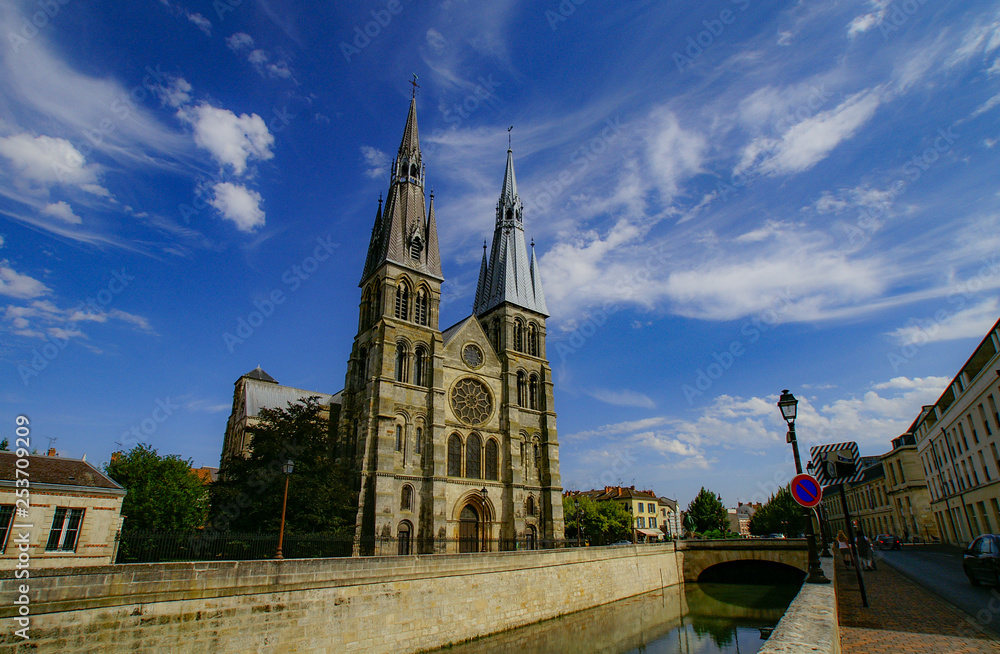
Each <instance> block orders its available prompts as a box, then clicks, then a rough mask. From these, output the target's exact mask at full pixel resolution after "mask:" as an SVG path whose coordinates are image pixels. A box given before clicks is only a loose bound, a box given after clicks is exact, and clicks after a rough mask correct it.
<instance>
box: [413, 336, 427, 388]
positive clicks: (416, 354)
mask: <svg viewBox="0 0 1000 654" xmlns="http://www.w3.org/2000/svg"><path fill="white" fill-rule="evenodd" d="M427 377H428V375H427V350H425V349H424V346H423V345H418V346H417V347H416V349H414V350H413V383H414V384H416V385H417V386H427V385H428V384H427V382H428V379H427Z"/></svg>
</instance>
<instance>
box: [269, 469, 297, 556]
mask: <svg viewBox="0 0 1000 654" xmlns="http://www.w3.org/2000/svg"><path fill="white" fill-rule="evenodd" d="M294 469H295V463H294V462H293V461H292V460H291V459H288V461H285V465H283V466H281V471H282V472H284V473H285V499H284V500H282V502H281V529H280V530H279V531H278V553H277V554H275V555H274V558H276V559H283V558H285V557H283V556H282V555H281V546H282V545H283V544H284V542H285V509H286V508H287V507H288V478H289V477H291V476H292V470H294Z"/></svg>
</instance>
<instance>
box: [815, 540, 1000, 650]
mask: <svg viewBox="0 0 1000 654" xmlns="http://www.w3.org/2000/svg"><path fill="white" fill-rule="evenodd" d="M835 567H836V572H835V573H834V576H835V580H834V581H835V584H836V591H837V611H838V614H839V622H840V647H841V652H842V653H843V654H872V652H906V653H907V654H924V653H927V654H946V653H947V654H979V653H980V652H993V653H996V652H1000V640H996V639H995V638H994V637H993V636H992V635H990V634H988V633H987V632H986V631H985V630H983V629H982V628H981V627H979V626H978V625H976V624H975V620H974V619H973V618H972V616H969V615H967V614H965V613H963V612H961V611H959V610H958V609H957V608H955V607H953V606H952V605H951V604H949V603H948V602H945V601H944V600H942V599H941V598H939V597H938V596H937V595H934V594H932V593H930V592H928V591H926V590H924V589H923V588H921V587H920V586H918V585H917V584H915V583H913V582H912V581H910V580H909V579H906V578H905V577H903V576H902V575H901V574H899V573H898V572H896V571H895V570H893V569H892V568H891V567H889V566H888V565H886V564H882V565H879V567H878V570H874V571H865V572H864V578H865V589H866V590H867V592H868V604H869V607H868V608H865V607H863V606H861V592H860V591H859V590H858V580H857V577H856V575H855V572H854V569H853V568H850V569H847V568H844V564H843V563H841V562H840V560H839V559H838V560H837V563H836V566H835Z"/></svg>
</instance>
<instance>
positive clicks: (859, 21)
mask: <svg viewBox="0 0 1000 654" xmlns="http://www.w3.org/2000/svg"><path fill="white" fill-rule="evenodd" d="M890 4H892V0H868V6H869V8H870V9H871V12H870V13H867V14H861V15H860V16H857V17H855V18H854V20H852V21H851V24H850V25H848V26H847V35H848V36H849V37H851V38H854V37H856V36H858V35H859V34H864V33H865V32H867V31H868V30H870V29H872V28H873V27H877V26H879V25H881V24H882V21H883V20H885V14H886V11H887V10H888V8H889V5H890Z"/></svg>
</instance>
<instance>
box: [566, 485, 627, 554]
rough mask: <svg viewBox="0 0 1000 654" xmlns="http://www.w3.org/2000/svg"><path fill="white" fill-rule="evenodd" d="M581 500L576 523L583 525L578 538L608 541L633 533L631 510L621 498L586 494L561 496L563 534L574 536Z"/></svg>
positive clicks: (597, 543) (571, 538)
mask: <svg viewBox="0 0 1000 654" xmlns="http://www.w3.org/2000/svg"><path fill="white" fill-rule="evenodd" d="M576 500H579V501H580V512H579V524H580V525H582V526H583V534H582V538H581V541H583V542H588V543H590V544H591V545H609V544H611V543H615V542H617V541H620V540H627V539H631V537H632V514H631V513H629V512H628V509H626V508H625V505H623V504H621V503H620V502H611V501H608V502H595V501H594V500H592V499H591V498H589V497H587V496H586V495H573V496H567V497H563V520H564V522H565V525H566V538H568V539H570V540H575V539H576V538H577V529H578V523H577V509H576V506H575V504H574V501H576Z"/></svg>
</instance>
